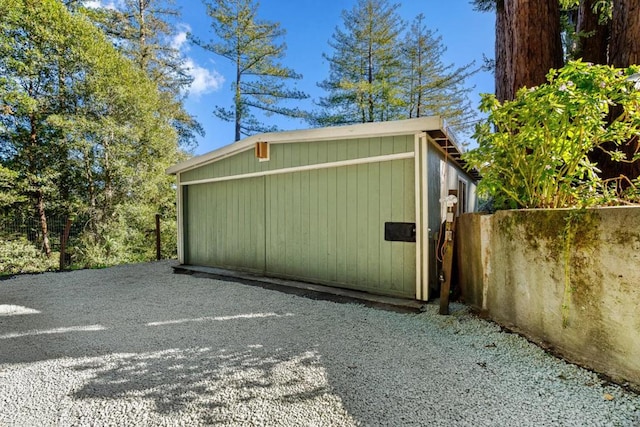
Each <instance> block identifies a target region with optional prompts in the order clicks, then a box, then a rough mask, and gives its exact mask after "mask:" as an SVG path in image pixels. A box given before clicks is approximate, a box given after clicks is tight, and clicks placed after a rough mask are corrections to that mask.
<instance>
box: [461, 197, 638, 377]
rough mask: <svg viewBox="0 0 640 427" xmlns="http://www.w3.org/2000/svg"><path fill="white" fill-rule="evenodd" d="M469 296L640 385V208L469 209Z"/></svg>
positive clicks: (464, 260)
mask: <svg viewBox="0 0 640 427" xmlns="http://www.w3.org/2000/svg"><path fill="white" fill-rule="evenodd" d="M457 229H458V233H457V237H458V239H457V243H458V244H457V245H456V247H457V249H458V250H457V256H458V257H459V258H458V265H459V278H458V280H459V283H460V286H461V288H462V295H463V298H464V300H465V302H466V303H467V304H469V305H472V306H475V307H476V308H478V309H481V310H483V311H485V312H486V313H487V314H488V316H489V317H491V318H492V319H493V320H495V321H496V322H498V323H500V324H503V325H505V326H507V327H510V328H512V329H514V330H516V331H518V332H521V333H522V334H524V335H526V336H528V337H529V338H530V339H531V340H533V341H536V342H539V343H541V344H543V345H545V346H549V347H552V348H553V350H554V351H555V352H557V353H559V354H561V355H562V356H563V357H565V358H566V359H567V360H569V361H571V362H574V363H578V364H580V365H583V366H586V367H588V368H591V369H593V370H595V371H597V372H601V373H604V374H606V375H607V376H609V377H611V378H612V379H614V380H615V381H618V382H629V383H630V384H631V385H632V386H633V387H634V388H638V389H640V207H615V208H601V209H588V210H520V211H502V212H498V213H496V214H493V215H480V214H466V215H463V216H462V217H461V218H460V219H459V222H458V225H457Z"/></svg>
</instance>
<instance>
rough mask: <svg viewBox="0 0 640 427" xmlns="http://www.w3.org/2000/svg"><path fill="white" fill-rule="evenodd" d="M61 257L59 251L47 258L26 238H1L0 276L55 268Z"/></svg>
mask: <svg viewBox="0 0 640 427" xmlns="http://www.w3.org/2000/svg"><path fill="white" fill-rule="evenodd" d="M59 259H60V254H59V253H57V252H53V253H51V257H50V258H47V257H46V255H44V254H43V253H42V251H40V250H38V248H36V247H35V246H34V245H33V244H32V243H31V242H29V241H28V240H27V239H25V238H13V239H4V238H3V239H1V240H0V276H4V275H10V274H19V273H39V272H43V271H48V270H55V269H57V268H58V262H59Z"/></svg>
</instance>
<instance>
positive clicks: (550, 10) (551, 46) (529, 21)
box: [496, 0, 563, 101]
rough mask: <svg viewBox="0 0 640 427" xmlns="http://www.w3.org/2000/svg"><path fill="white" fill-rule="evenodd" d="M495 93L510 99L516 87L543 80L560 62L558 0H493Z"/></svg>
mask: <svg viewBox="0 0 640 427" xmlns="http://www.w3.org/2000/svg"><path fill="white" fill-rule="evenodd" d="M496 7H497V10H496V11H497V14H496V96H497V98H498V99H499V100H500V101H504V100H511V99H513V98H514V97H515V95H516V92H517V91H518V89H520V88H522V87H525V86H526V87H533V86H537V85H540V84H542V83H544V82H545V81H546V75H547V73H548V72H549V70H550V69H551V68H560V67H562V65H563V52H562V40H561V38H560V5H559V2H558V0H536V1H534V0H497V2H496Z"/></svg>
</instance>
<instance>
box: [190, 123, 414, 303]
mask: <svg viewBox="0 0 640 427" xmlns="http://www.w3.org/2000/svg"><path fill="white" fill-rule="evenodd" d="M413 145H414V137H413V135H411V136H398V137H384V138H366V139H360V140H348V141H327V142H316V143H300V144H274V145H273V146H272V147H270V150H271V153H270V157H271V159H270V161H268V162H261V163H259V162H257V160H256V159H255V158H254V157H253V152H245V153H240V154H238V155H236V156H233V157H230V158H228V159H223V160H221V161H219V162H216V163H213V164H211V165H206V166H203V167H202V168H198V169H194V170H193V171H189V172H185V173H184V174H182V179H183V180H184V181H189V180H196V179H204V178H210V177H217V176H226V175H237V174H242V173H250V172H255V171H258V170H272V169H280V168H285V167H293V166H301V165H307V164H315V163H326V162H332V161H338V160H348V159H356V158H365V157H372V156H378V155H384V154H395V153H402V152H409V151H413ZM413 181H414V160H413V159H404V160H393V161H387V162H381V163H372V164H363V165H353V166H344V167H338V168H330V169H320V170H311V171H303V172H295V173H287V174H279V175H270V176H266V177H260V178H249V179H238V180H233V181H224V182H217V183H208V184H200V185H191V186H188V191H187V193H188V196H187V197H186V199H187V200H186V202H185V216H184V218H185V221H186V223H187V226H186V228H185V236H186V240H185V248H188V249H185V254H186V257H187V258H186V262H188V263H191V264H199V265H211V266H219V267H233V268H242V269H249V270H256V271H264V272H266V273H267V274H270V275H274V276H282V277H290V278H297V279H302V280H309V281H313V282H319V283H326V284H332V285H338V286H343V287H348V288H354V289H360V290H365V291H370V292H375V293H382V294H387V295H395V296H403V297H410V298H412V297H415V262H416V259H415V243H407V242H387V241H385V240H384V223H385V222H387V221H393V222H415V194H414V182H413Z"/></svg>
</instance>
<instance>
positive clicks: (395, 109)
mask: <svg viewBox="0 0 640 427" xmlns="http://www.w3.org/2000/svg"><path fill="white" fill-rule="evenodd" d="M398 7H399V4H389V2H388V1H387V0H358V2H357V4H356V5H355V6H354V7H353V9H351V10H345V11H343V12H342V18H343V25H344V28H340V27H338V28H336V30H335V32H334V33H333V36H332V38H331V40H330V41H329V46H330V47H331V48H332V49H333V52H332V54H330V55H328V54H325V55H324V57H325V59H326V60H327V61H328V62H329V67H330V71H329V78H327V79H326V80H324V81H323V82H321V83H319V86H320V87H321V88H323V89H325V90H326V91H327V92H328V95H327V96H326V97H325V98H321V99H320V102H319V105H320V107H321V108H322V109H323V111H322V112H321V113H320V114H319V115H318V117H317V122H318V123H319V124H321V125H331V124H347V123H366V122H374V121H384V120H392V119H396V118H399V117H401V115H402V106H403V100H402V94H401V91H400V90H399V83H400V81H401V79H402V62H401V60H400V51H399V36H400V33H401V30H402V20H401V19H400V16H399V15H398V13H397V9H398Z"/></svg>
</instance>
